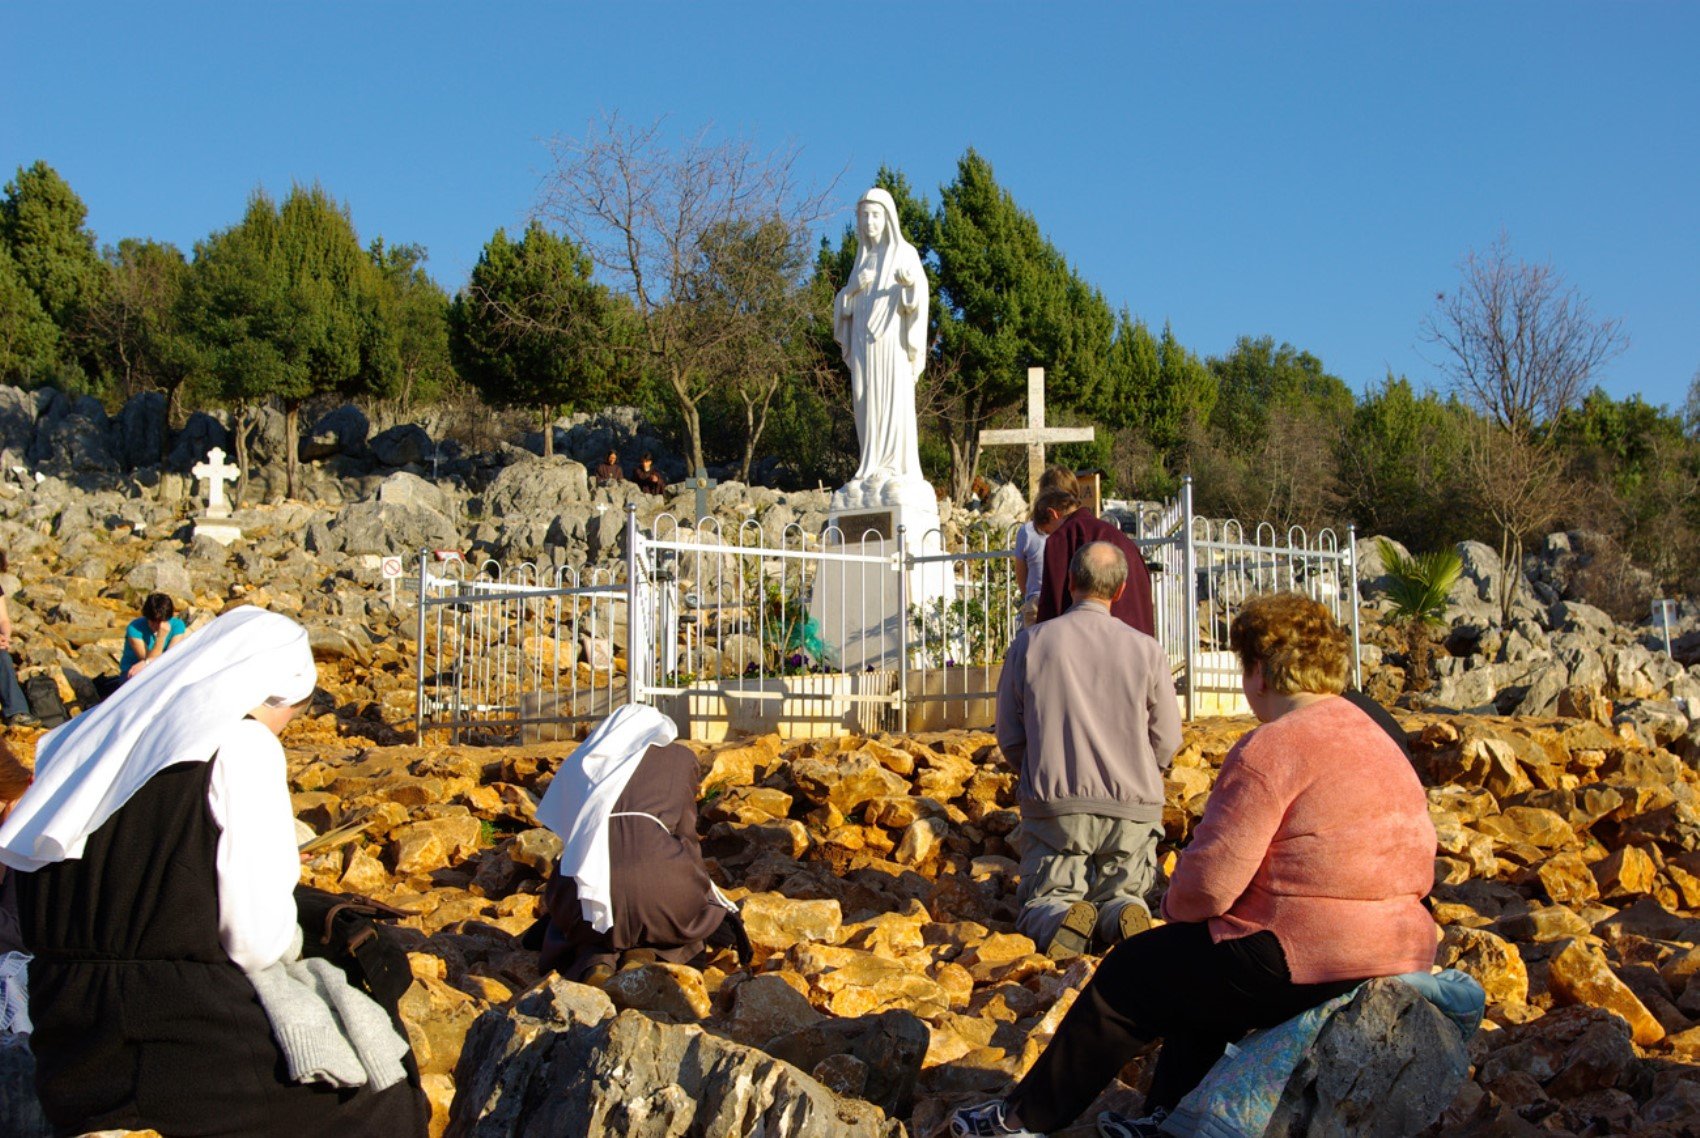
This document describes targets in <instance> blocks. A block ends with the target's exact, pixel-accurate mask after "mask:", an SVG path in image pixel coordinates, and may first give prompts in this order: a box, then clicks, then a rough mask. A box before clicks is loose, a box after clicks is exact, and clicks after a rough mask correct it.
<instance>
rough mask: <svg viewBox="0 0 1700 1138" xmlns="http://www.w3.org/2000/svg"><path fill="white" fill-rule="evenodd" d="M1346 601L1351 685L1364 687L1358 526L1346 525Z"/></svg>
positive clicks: (1359, 687) (1358, 687)
mask: <svg viewBox="0 0 1700 1138" xmlns="http://www.w3.org/2000/svg"><path fill="white" fill-rule="evenodd" d="M1345 560H1346V603H1347V604H1348V605H1350V606H1351V614H1352V686H1353V687H1354V688H1357V689H1358V690H1359V691H1362V690H1363V687H1364V668H1363V648H1362V645H1361V642H1360V638H1359V627H1358V623H1359V616H1358V527H1357V524H1356V523H1353V524H1350V525H1348V526H1347V527H1346V559H1345Z"/></svg>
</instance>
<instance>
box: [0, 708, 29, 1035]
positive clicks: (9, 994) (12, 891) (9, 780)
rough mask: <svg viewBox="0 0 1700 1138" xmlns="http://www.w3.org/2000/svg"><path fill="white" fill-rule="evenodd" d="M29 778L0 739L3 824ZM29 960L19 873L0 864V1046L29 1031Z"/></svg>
mask: <svg viewBox="0 0 1700 1138" xmlns="http://www.w3.org/2000/svg"><path fill="white" fill-rule="evenodd" d="M30 781H31V779H30V772H29V768H28V767H26V766H24V764H23V763H21V762H19V761H18V758H17V756H16V755H14V754H12V751H11V749H10V748H9V747H7V746H6V740H4V739H0V824H4V823H5V821H6V817H7V815H9V814H11V812H12V806H13V804H14V803H16V802H17V801H18V799H20V798H22V797H23V795H24V791H26V790H28V789H29V786H30ZM28 962H29V952H28V950H27V949H26V948H25V947H24V937H23V933H22V932H21V931H20V930H19V928H18V886H17V876H16V875H15V874H12V873H9V872H7V869H6V867H5V866H4V865H0V1046H4V1043H5V1040H4V1038H3V1037H4V1036H5V1035H7V1034H12V1035H28V1034H29V1032H30V1017H29V985H28V983H27V982H26V976H27V972H26V967H27V965H28Z"/></svg>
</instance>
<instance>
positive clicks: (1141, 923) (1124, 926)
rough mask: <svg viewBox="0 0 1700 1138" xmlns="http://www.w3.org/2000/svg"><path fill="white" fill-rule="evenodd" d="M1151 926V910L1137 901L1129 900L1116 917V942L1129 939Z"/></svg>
mask: <svg viewBox="0 0 1700 1138" xmlns="http://www.w3.org/2000/svg"><path fill="white" fill-rule="evenodd" d="M1150 927H1151V910H1150V909H1147V908H1146V907H1145V906H1144V905H1141V904H1140V903H1139V902H1138V901H1129V902H1128V903H1127V904H1126V905H1123V906H1122V911H1121V916H1119V917H1117V918H1116V943H1117V944H1120V943H1121V942H1122V941H1124V940H1130V939H1132V938H1133V937H1136V936H1138V935H1139V934H1140V933H1142V932H1145V931H1146V930H1147V929H1149V928H1150Z"/></svg>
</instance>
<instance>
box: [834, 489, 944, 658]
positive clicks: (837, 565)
mask: <svg viewBox="0 0 1700 1138" xmlns="http://www.w3.org/2000/svg"><path fill="white" fill-rule="evenodd" d="M920 485H921V487H923V488H924V489H925V493H924V494H916V493H909V494H905V495H903V501H902V502H901V504H899V505H893V506H849V507H845V506H843V505H841V498H842V497H843V494H844V492H843V491H840V492H839V493H838V494H835V495H833V508H832V510H831V511H830V512H829V513H828V514H827V530H826V532H827V535H828V540H827V542H826V543H825V551H826V552H827V553H847V554H860V555H867V556H876V557H884V558H887V559H889V558H891V557H893V556H894V555H895V554H896V553H897V552H898V541H897V535H898V530H899V527H901V528H902V532H903V535H904V545H905V548H906V549H907V550H908V552H909V553H911V554H913V555H916V556H921V555H924V554H935V553H942V552H943V547H942V542H941V537H940V532H939V510H938V501H937V499H936V498H935V497H934V496H933V492H932V487H930V486H928V485H927V484H926V483H925V482H922V483H921V484H920ZM953 568H954V567H953V566H952V565H950V564H949V563H946V562H938V563H932V564H926V565H917V566H915V567H913V568H911V569H909V570H907V571H906V572H907V577H908V597H907V601H908V611H905V609H904V600H905V598H904V596H903V583H902V582H903V573H901V572H900V571H899V569H898V568H897V567H896V566H895V565H894V564H893V563H892V562H891V561H890V560H883V561H879V562H857V561H830V560H829V561H825V562H823V563H822V564H821V568H820V572H819V573H818V574H817V575H816V577H815V582H814V590H813V592H812V594H811V595H810V598H809V615H810V616H812V617H813V618H814V619H815V621H816V623H817V624H818V626H819V628H820V632H821V639H822V640H823V641H825V642H826V645H827V647H828V648H829V649H830V650H831V652H832V653H833V656H832V663H833V664H834V665H835V666H836V667H837V668H839V669H840V670H841V671H844V672H849V673H857V672H864V671H867V670H868V669H870V668H872V669H876V670H882V669H895V668H897V667H899V666H900V664H901V662H902V651H903V641H904V635H905V631H906V629H905V622H906V621H909V620H910V618H911V615H912V614H913V613H914V612H915V611H917V610H918V609H920V608H923V607H925V606H926V605H928V604H929V603H931V602H933V601H935V600H938V599H939V598H944V599H946V600H949V599H952V598H954V597H955V596H956V581H955V576H954V574H953V572H952V570H953ZM913 627H914V626H913V624H912V623H911V624H910V625H909V628H910V629H911V630H912V629H913Z"/></svg>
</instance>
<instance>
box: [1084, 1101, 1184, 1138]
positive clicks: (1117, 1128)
mask: <svg viewBox="0 0 1700 1138" xmlns="http://www.w3.org/2000/svg"><path fill="white" fill-rule="evenodd" d="M1167 1117H1169V1112H1168V1111H1166V1110H1164V1109H1163V1108H1162V1107H1158V1108H1157V1109H1156V1110H1154V1111H1152V1112H1151V1113H1150V1114H1148V1115H1146V1116H1145V1117H1144V1118H1129V1117H1128V1116H1127V1115H1125V1114H1117V1113H1116V1112H1115V1111H1113V1110H1106V1111H1105V1112H1104V1113H1102V1114H1100V1115H1099V1116H1098V1133H1099V1135H1100V1136H1101V1138H1157V1136H1158V1135H1160V1134H1162V1133H1163V1120H1164V1119H1165V1118H1167Z"/></svg>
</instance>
